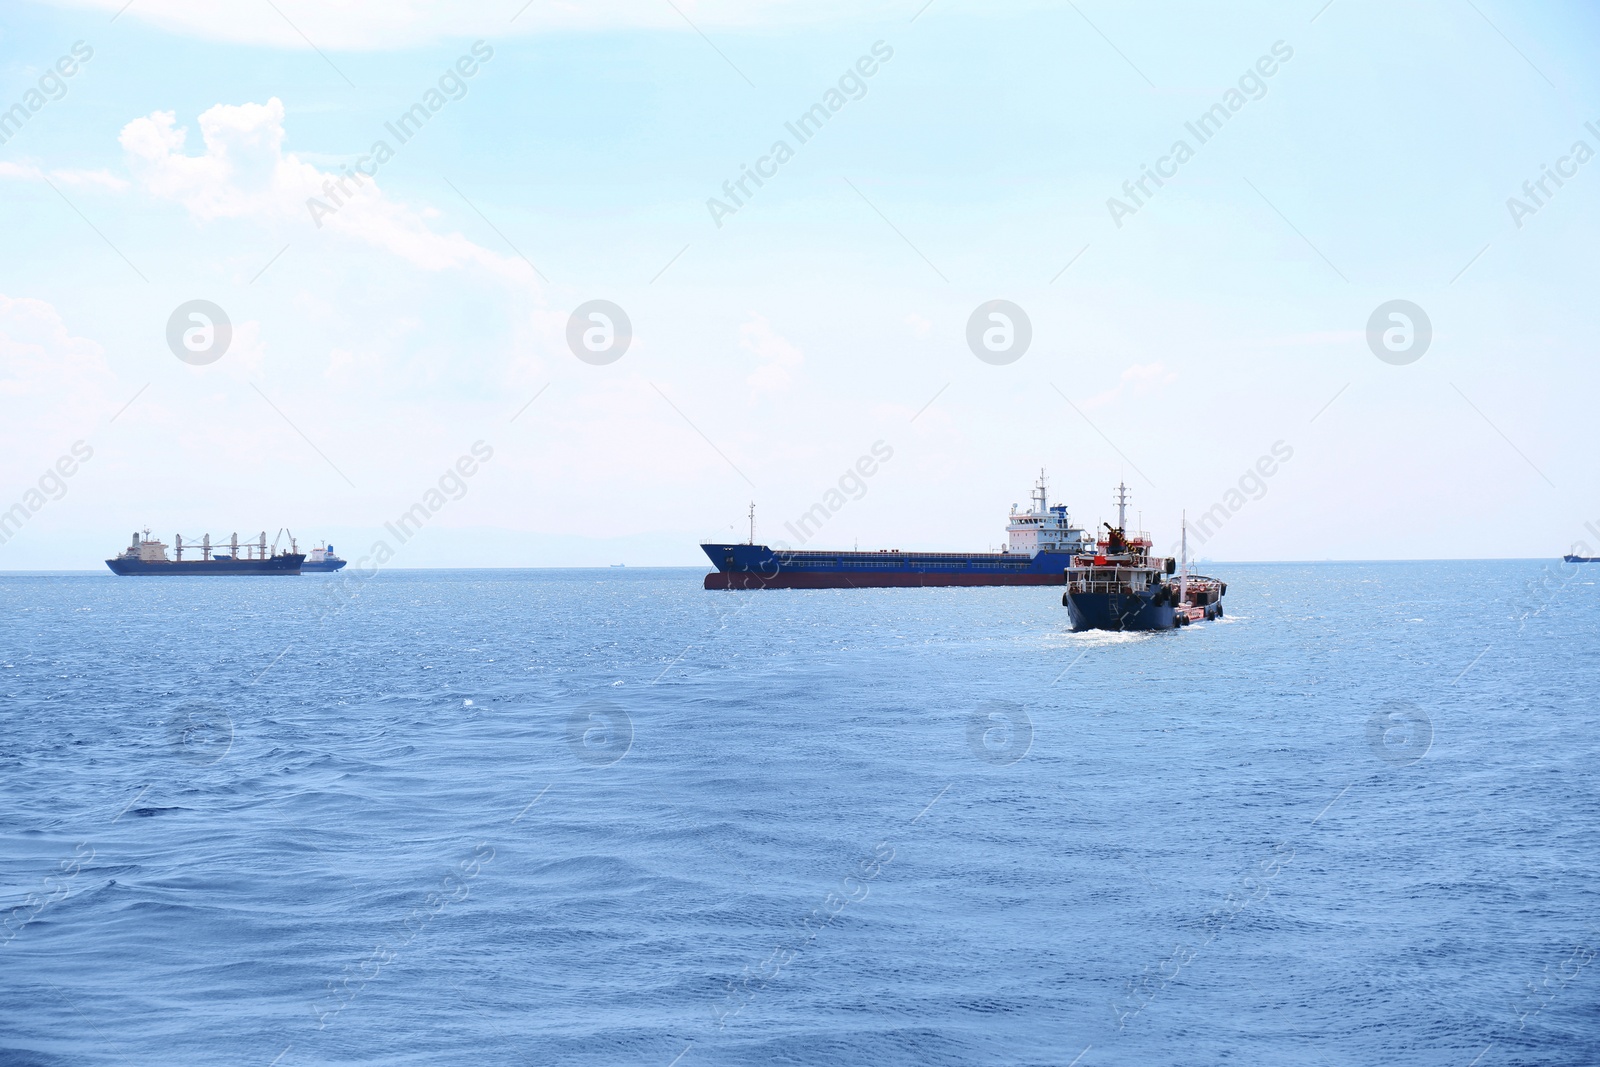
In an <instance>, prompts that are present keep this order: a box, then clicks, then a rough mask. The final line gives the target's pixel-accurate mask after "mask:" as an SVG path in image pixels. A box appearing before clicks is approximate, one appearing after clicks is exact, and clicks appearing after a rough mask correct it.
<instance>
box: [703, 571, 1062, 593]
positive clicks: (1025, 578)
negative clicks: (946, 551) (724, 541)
mask: <svg viewBox="0 0 1600 1067" xmlns="http://www.w3.org/2000/svg"><path fill="white" fill-rule="evenodd" d="M1064 584H1066V579H1065V577H1064V576H1063V575H1062V574H1061V573H1060V572H1059V571H1058V572H1056V573H1055V574H918V573H900V574H871V575H868V574H839V573H837V572H835V573H822V574H805V573H799V574H778V575H775V576H774V577H771V578H764V577H762V576H761V575H760V574H754V573H751V572H749V571H712V572H711V573H710V574H708V575H706V586H705V587H706V588H707V589H887V588H891V587H895V588H898V587H902V586H913V587H915V586H953V585H1064Z"/></svg>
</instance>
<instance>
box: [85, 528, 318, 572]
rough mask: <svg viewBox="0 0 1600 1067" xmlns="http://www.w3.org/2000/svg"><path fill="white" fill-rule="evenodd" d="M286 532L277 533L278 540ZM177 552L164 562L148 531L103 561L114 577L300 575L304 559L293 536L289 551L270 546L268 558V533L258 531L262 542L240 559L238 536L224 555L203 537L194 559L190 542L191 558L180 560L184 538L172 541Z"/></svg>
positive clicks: (163, 548)
mask: <svg viewBox="0 0 1600 1067" xmlns="http://www.w3.org/2000/svg"><path fill="white" fill-rule="evenodd" d="M284 532H285V531H282V530H279V531H278V533H279V536H282V535H283V533H284ZM173 547H174V549H175V550H176V556H177V558H176V559H168V558H167V546H166V545H165V544H164V543H163V542H161V541H156V540H153V539H151V537H150V531H149V530H146V531H145V532H144V537H143V538H141V537H140V536H139V534H138V533H135V534H134V535H133V541H132V543H131V544H129V545H128V547H127V548H125V549H123V550H122V552H121V553H119V554H118V555H115V556H113V557H111V558H110V559H108V560H106V566H107V567H110V568H111V570H112V573H114V574H122V575H129V574H138V575H150V574H299V573H300V565H301V564H302V563H304V562H305V558H306V557H305V556H304V555H303V554H301V553H300V552H298V551H296V549H295V544H294V535H293V534H290V535H289V551H287V552H279V551H278V546H277V543H276V542H274V543H273V546H272V553H271V555H268V554H267V533H266V531H265V530H263V531H261V540H260V541H259V542H258V543H254V544H252V543H250V542H246V543H245V544H244V545H243V546H242V547H243V551H244V555H242V556H241V555H240V554H239V552H240V548H241V546H240V544H239V535H238V534H234V535H233V538H232V540H231V541H230V542H229V543H228V553H227V555H222V554H220V552H219V549H220V548H221V546H220V545H219V546H216V547H213V546H212V544H211V535H210V534H206V535H205V536H204V537H202V538H201V539H200V545H199V550H198V551H199V557H200V558H198V559H196V558H195V552H196V548H195V545H194V544H193V542H192V541H191V543H190V544H189V546H188V551H189V553H190V556H189V558H188V559H184V558H183V553H184V544H183V535H182V534H178V535H177V537H175V538H174V539H173Z"/></svg>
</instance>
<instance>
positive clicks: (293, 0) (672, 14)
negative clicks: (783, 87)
mask: <svg viewBox="0 0 1600 1067" xmlns="http://www.w3.org/2000/svg"><path fill="white" fill-rule="evenodd" d="M68 2H69V3H71V4H73V5H74V6H79V7H87V8H91V9H98V10H101V11H109V12H115V11H117V10H118V9H119V8H123V7H126V6H127V3H126V0H68ZM676 6H677V7H678V8H679V9H681V11H682V12H683V14H682V15H679V14H678V12H677V11H674V10H673V6H672V5H669V4H665V3H640V2H638V0H585V2H578V0H532V2H531V3H525V0H497V2H493V3H489V2H485V0H344V2H342V3H337V4H329V3H325V2H323V0H276V3H275V4H258V3H226V4H223V3H217V2H216V0H138V2H137V3H135V4H133V5H132V6H131V7H128V8H127V12H126V14H124V15H122V16H120V17H122V18H133V19H138V20H141V21H144V22H148V23H151V24H153V25H155V26H158V27H160V28H162V29H165V30H170V31H172V32H175V33H185V34H191V35H193V36H196V37H204V38H208V39H211V40H218V41H230V42H234V43H239V44H250V45H256V46H261V45H265V46H267V47H273V48H289V49H294V50H296V51H301V50H306V49H309V48H311V47H312V45H313V43H314V44H315V46H316V47H317V48H319V49H322V50H323V51H335V52H337V51H358V52H359V51H380V50H387V49H399V48H411V47H415V46H417V45H422V44H428V43H430V42H434V41H440V40H460V39H463V38H469V39H470V38H472V37H483V38H487V39H490V40H493V39H495V38H504V37H507V36H514V35H527V34H533V33H542V32H548V31H551V30H574V29H576V30H605V29H660V30H670V31H673V32H681V33H693V32H694V29H693V28H691V26H690V25H689V22H688V21H686V18H687V19H688V20H692V21H693V23H694V27H698V28H699V29H701V30H733V29H740V28H752V29H755V28H760V29H772V28H781V27H786V26H794V25H803V24H816V23H822V22H831V21H835V20H838V19H842V18H863V17H864V18H873V17H875V16H876V15H881V14H903V13H904V9H905V4H904V3H903V2H902V3H895V2H892V0H855V2H853V3H847V2H845V0H809V2H806V0H676Z"/></svg>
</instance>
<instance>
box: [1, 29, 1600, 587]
mask: <svg viewBox="0 0 1600 1067" xmlns="http://www.w3.org/2000/svg"><path fill="white" fill-rule="evenodd" d="M1597 43H1600V12H1597V11H1596V9H1595V8H1594V7H1593V5H1585V4H1581V3H1578V2H1573V0H1551V2H1549V3H1543V4H1539V5H1513V4H1510V3H1507V2H1505V0H1438V2H1434V0H1418V2H1413V3H1407V4H1403V5H1395V4H1389V3H1377V2H1358V0H1333V2H1332V3H1326V2H1325V0H1310V2H1307V3H1300V2H1294V3H1282V2H1276V3H1265V2H1261V3H1250V2H1240V3H1233V4H1226V5H1212V6H1208V7H1205V8H1200V7H1197V6H1194V5H1189V4H1179V3H1151V4H1140V5H1125V4H1113V3H1109V2H1105V0H1078V2H1076V3H1033V2H1024V0H991V2H987V3H981V4H980V3H971V2H957V0H931V2H928V3H924V2H923V0H909V2H893V3H890V2H880V0H866V2H858V3H851V4H843V3H830V2H821V3H815V2H814V3H804V4H802V3H787V2H781V3H780V2H771V0H743V2H740V3H732V2H704V3H697V2H692V0H670V2H669V0H606V2H600V3H588V4H582V5H579V4H575V3H559V4H558V3H549V2H546V0H532V2H531V3H526V4H525V3H524V0H507V2H501V0H478V2H474V3H448V2H441V3H430V4H425V3H421V2H416V0H413V2H409V3H404V2H402V3H395V2H383V3H380V2H378V0H345V2H343V3H338V4H330V3H326V2H322V0H319V2H317V3H311V2H301V0H273V2H271V3H261V4H256V3H240V4H229V5H218V4H213V3H202V2H200V0H133V2H132V3H127V4H125V3H124V2H123V0H76V2H72V3H53V4H44V3H31V2H27V0H13V2H11V3H8V4H7V5H6V6H5V8H4V14H3V16H0V109H9V110H4V111H0V137H3V138H4V140H3V143H0V250H3V253H4V254H3V255H0V537H4V541H3V543H0V570H30V569H94V568H100V567H102V564H101V562H100V561H102V560H104V559H105V558H107V557H109V556H111V555H113V554H114V553H115V552H116V551H117V550H119V549H120V548H121V547H123V546H125V545H126V544H127V543H128V541H129V539H130V534H131V533H132V532H133V531H134V530H138V529H144V528H146V527H148V528H150V529H151V530H152V531H153V532H154V533H155V534H157V535H159V536H161V537H162V538H163V539H165V540H167V541H168V542H169V543H170V541H171V538H172V535H173V534H175V533H181V534H182V535H184V537H185V539H186V540H189V539H198V538H199V537H200V536H201V535H202V534H204V533H208V532H209V533H210V534H211V535H212V537H213V538H214V539H215V538H224V539H225V538H226V537H227V536H228V535H229V534H230V533H233V532H235V531H237V532H238V533H239V534H240V536H241V537H247V536H248V537H254V536H256V535H258V534H259V533H260V532H261V531H262V530H265V531H266V532H267V533H268V537H269V540H270V539H272V538H273V537H274V536H275V531H277V530H278V529H279V528H280V527H286V528H288V529H289V530H292V531H293V533H294V535H295V536H296V537H297V538H298V539H299V542H300V545H301V547H302V549H304V548H305V547H307V546H308V545H310V544H314V543H316V542H318V541H322V540H331V541H332V542H333V543H334V544H335V545H336V547H337V548H338V550H339V551H340V554H342V555H344V556H346V557H348V558H356V557H359V556H361V555H364V554H366V552H367V550H368V548H369V546H371V545H372V544H373V543H374V542H375V541H376V540H378V539H387V540H388V541H390V542H391V543H392V544H394V545H395V547H396V552H395V555H394V558H393V560H392V561H391V562H390V563H389V564H388V565H390V566H395V567H441V566H460V567H541V566H603V565H607V564H615V563H626V564H628V565H630V566H640V565H698V564H701V563H704V562H705V561H704V557H703V555H702V554H701V553H700V550H699V548H698V545H699V543H701V542H703V541H718V540H724V541H725V540H735V539H736V540H744V539H746V538H747V537H748V536H749V532H750V531H749V525H748V518H747V514H748V511H749V508H750V505H751V504H752V503H754V505H755V516H756V519H755V521H756V526H755V536H756V539H757V540H758V541H762V542H776V541H780V540H781V541H783V542H785V543H787V544H788V545H790V546H793V547H799V546H800V545H801V544H802V543H803V544H805V545H806V546H807V547H850V546H852V545H859V546H860V547H862V548H900V549H905V550H913V549H940V550H982V549H993V548H995V547H997V546H998V545H1000V544H1001V543H1002V542H1003V541H1004V539H1005V523H1006V517H1007V514H1008V512H1009V511H1010V509H1011V507H1012V505H1013V504H1023V505H1026V502H1027V500H1028V495H1029V491H1030V487H1031V485H1032V484H1033V482H1034V481H1035V479H1037V477H1038V476H1039V472H1040V470H1041V469H1044V470H1045V471H1046V472H1047V475H1048V481H1049V487H1050V488H1049V491H1050V496H1051V499H1052V501H1057V500H1059V501H1062V502H1065V503H1067V504H1068V505H1069V506H1070V507H1071V509H1072V515H1073V518H1074V520H1075V521H1077V522H1078V523H1080V524H1084V525H1089V524H1094V523H1098V522H1099V521H1101V520H1103V519H1108V518H1112V517H1113V516H1114V509H1113V506H1112V495H1113V489H1114V487H1115V486H1116V485H1117V484H1118V483H1120V482H1125V483H1126V484H1127V485H1128V487H1129V490H1130V493H1131V497H1132V501H1133V503H1132V513H1131V514H1130V521H1131V523H1135V524H1139V525H1142V526H1143V527H1144V528H1146V529H1148V530H1149V531H1151V533H1152V534H1153V536H1154V537H1155V540H1156V543H1157V545H1158V546H1161V547H1166V546H1168V545H1169V544H1173V543H1175V542H1176V539H1177V534H1178V529H1179V523H1180V518H1181V516H1183V515H1184V514H1185V513H1187V514H1188V516H1189V517H1190V521H1191V527H1192V535H1191V548H1192V550H1193V551H1194V552H1195V554H1196V555H1198V556H1201V557H1203V558H1208V559H1214V560H1218V561H1226V560H1322V559H1407V558H1484V557H1552V556H1555V555H1559V554H1560V553H1562V552H1564V551H1566V550H1568V548H1569V547H1570V546H1571V545H1572V544H1573V543H1574V542H1577V541H1579V540H1586V541H1587V542H1588V544H1589V545H1590V546H1591V547H1592V548H1594V549H1595V550H1596V551H1597V552H1600V533H1592V532H1590V531H1588V530H1586V529H1585V524H1586V523H1593V524H1595V526H1596V529H1597V530H1600V461H1597V453H1596V449H1595V447H1594V444H1593V438H1592V432H1591V427H1592V426H1593V423H1594V417H1593V414H1592V406H1593V401H1592V398H1593V397H1594V396H1595V395H1597V392H1600V369H1597V367H1596V361H1595V359H1594V355H1595V343H1594V337H1595V336H1596V326H1597V320H1600V301H1596V300H1595V299H1594V293H1595V291H1596V289H1597V285H1596V282H1597V280H1600V278H1597V274H1600V267H1597V265H1596V257H1595V255H1594V250H1595V242H1596V236H1597V234H1600V229H1597V226H1596V223H1597V221H1600V159H1591V158H1589V157H1590V156H1591V155H1593V154H1594V153H1596V152H1600V91H1597V90H1600V84H1597V82H1600V69H1597V68H1596V66H1595V64H1594V63H1593V61H1592V60H1593V56H1594V54H1595V48H1596V45H1597ZM68 71H70V74H69V73H67V72H68ZM408 115H409V116H410V119H409V121H408V122H406V123H402V118H403V117H404V116H408ZM1208 115H1209V116H1210V118H1209V122H1204V123H1203V122H1202V117H1203V116H1208ZM804 116H810V118H809V122H808V123H806V124H802V118H803V117H804ZM1586 124H1592V128H1591V127H1590V126H1589V125H1586ZM1180 142H1181V143H1182V147H1181V148H1180V146H1179V145H1180ZM1580 142H1582V145H1581V146H1580ZM780 143H781V145H782V147H781V148H780ZM752 171H755V172H757V173H758V174H764V175H766V176H765V177H762V178H761V180H760V183H759V184H757V182H756V181H755V180H754V179H752V178H750V177H748V175H749V174H750V173H751V172H752ZM1151 173H1154V174H1155V175H1156V177H1159V178H1160V184H1157V182H1156V180H1155V178H1152V177H1149V176H1148V175H1150V174H1151ZM1552 173H1555V174H1556V175H1557V176H1558V177H1557V178H1552V177H1550V174H1552ZM1162 174H1165V175H1166V176H1165V177H1161V175H1162ZM1558 179H1559V181H1558ZM741 180H742V181H743V183H744V184H743V188H742V189H741V188H740V186H739V184H738V183H739V182H740V181H741ZM1141 182H1142V187H1141V184H1140V183H1141ZM1541 182H1542V183H1543V184H1542V186H1541V184H1539V183H1541ZM340 183H342V188H341V184H340ZM197 301H201V302H204V303H202V304H196V303H195V302H197ZM596 301H602V302H604V303H603V304H596V303H595V302H596ZM996 301H1003V302H1005V303H1004V304H995V303H993V302H996ZM1396 301H1400V302H1404V303H1401V304H1396V303H1394V302H1396ZM596 308H598V309H599V310H598V311H596V310H595V309H596ZM613 308H614V309H620V311H621V314H622V315H623V316H625V318H626V322H625V323H624V322H623V321H622V319H621V318H619V317H618V316H617V315H616V314H615V313H614V312H612V311H611V310H610V309H613ZM996 309H998V310H996ZM219 311H220V314H221V315H222V316H224V318H223V319H222V320H221V322H220V323H219V321H218V319H217V317H216V316H217V313H218V312H219ZM591 313H595V314H599V315H601V317H600V318H591V317H590V315H591ZM1391 313H1392V314H1395V315H1399V316H1400V317H1399V318H1391V317H1390V315H1391ZM192 314H199V315H201V316H202V318H198V319H197V318H192V317H190V316H191V315H192ZM991 314H998V315H1000V316H1001V318H998V319H995V318H990V317H989V316H990V315H991ZM1019 315H1020V318H1019ZM1419 316H1420V318H1419ZM1373 324H1375V325H1373ZM1369 325H1371V326H1372V327H1373V328H1371V329H1369ZM986 332H987V337H988V344H990V345H993V346H995V347H994V348H992V349H991V348H990V347H986V342H985V335H986ZM1386 334H1387V340H1386V339H1385V335H1386ZM1024 336H1026V346H1025V347H1023V346H1022V344H1021V339H1022V338H1023V337H1024ZM222 339H225V342H226V343H225V344H222V343H220V342H221V340H222ZM623 341H625V342H626V343H625V344H623V343H622V342H623ZM475 449H476V452H475ZM485 453H487V454H488V458H482V457H483V456H484V454H485ZM85 454H87V457H88V458H83V457H84V455H85ZM469 469H470V470H471V474H470V475H468V474H466V473H465V472H466V471H467V470H469ZM865 469H870V470H871V471H872V473H871V474H870V475H867V474H863V473H861V471H862V470H865ZM69 471H70V473H67V472H69ZM419 503H420V504H422V505H423V509H424V512H425V513H427V515H428V517H427V519H426V522H425V523H423V525H422V529H421V531H420V532H419V533H417V534H415V535H414V536H412V537H410V538H408V539H407V540H406V541H405V542H404V543H403V544H400V543H398V542H397V540H396V538H394V537H393V535H392V534H390V533H387V532H386V526H385V524H386V523H393V522H394V521H395V520H396V519H397V518H398V517H399V516H401V515H403V514H406V513H407V512H408V511H410V510H411V509H413V508H414V507H415V506H416V505H418V504H419ZM817 505H821V507H822V514H825V515H826V520H825V521H824V522H823V523H822V524H821V527H820V529H818V528H816V526H815V522H813V524H812V526H810V527H807V528H806V529H805V531H804V534H805V536H804V538H803V539H802V537H800V536H796V533H795V530H796V529H798V527H796V526H795V524H796V523H797V522H798V520H799V519H800V517H801V516H803V515H805V514H807V513H808V512H809V513H811V514H812V515H813V516H816V515H818V514H819V513H818V512H817V511H816V510H815V508H816V506H817ZM19 507H20V511H19V510H18V508H19ZM5 515H10V516H11V520H10V522H9V523H6V522H5V519H4V516H5ZM1200 516H1209V522H1207V523H1206V525H1205V526H1204V527H1203V532H1201V531H1200V530H1193V524H1194V522H1195V520H1196V518H1197V517H1200Z"/></svg>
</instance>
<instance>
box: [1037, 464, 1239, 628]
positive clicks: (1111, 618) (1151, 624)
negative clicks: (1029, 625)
mask: <svg viewBox="0 0 1600 1067" xmlns="http://www.w3.org/2000/svg"><path fill="white" fill-rule="evenodd" d="M1116 504H1117V525H1115V526H1112V525H1111V524H1110V523H1109V522H1108V523H1103V524H1102V525H1103V526H1104V527H1105V530H1106V532H1105V535H1104V536H1103V537H1100V538H1099V539H1098V540H1097V541H1096V542H1095V546H1094V551H1093V552H1092V553H1084V554H1082V555H1079V556H1075V557H1074V558H1073V561H1072V565H1071V566H1069V567H1068V568H1067V569H1066V571H1065V577H1066V583H1067V591H1066V592H1065V593H1063V594H1062V595H1061V604H1062V606H1063V607H1065V608H1066V609H1067V612H1068V616H1069V618H1070V619H1071V620H1072V628H1073V629H1074V630H1171V629H1175V628H1177V627H1179V626H1188V625H1189V624H1190V623H1192V622H1200V621H1202V620H1206V619H1218V618H1221V617H1222V597H1223V596H1224V595H1225V594H1226V593H1227V591H1228V585H1227V583H1226V582H1220V581H1218V580H1217V579H1215V578H1208V577H1206V576H1205V575H1199V574H1190V573H1189V524H1188V521H1187V519H1186V520H1185V521H1184V524H1183V550H1182V555H1183V564H1182V568H1181V573H1180V568H1179V562H1178V561H1177V560H1175V559H1172V558H1170V557H1168V558H1164V559H1163V558H1161V557H1153V556H1151V555H1150V546H1151V541H1150V535H1149V534H1147V533H1144V532H1142V531H1138V532H1135V533H1134V534H1133V535H1132V536H1130V535H1129V534H1128V531H1127V517H1128V487H1127V486H1126V485H1118V486H1117V498H1116ZM1175 574H1176V575H1178V577H1177V578H1176V579H1174V578H1173V575H1175Z"/></svg>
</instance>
